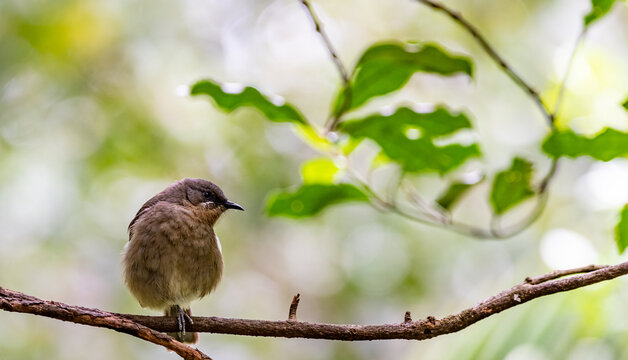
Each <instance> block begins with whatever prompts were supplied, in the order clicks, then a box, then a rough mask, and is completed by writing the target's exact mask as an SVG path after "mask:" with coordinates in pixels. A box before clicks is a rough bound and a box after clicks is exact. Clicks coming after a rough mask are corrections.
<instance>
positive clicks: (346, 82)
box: [299, 0, 351, 131]
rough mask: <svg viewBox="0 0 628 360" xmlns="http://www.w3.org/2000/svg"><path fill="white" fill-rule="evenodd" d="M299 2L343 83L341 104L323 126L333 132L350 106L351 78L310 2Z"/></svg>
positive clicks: (303, 0)
mask: <svg viewBox="0 0 628 360" xmlns="http://www.w3.org/2000/svg"><path fill="white" fill-rule="evenodd" d="M299 1H301V4H303V6H304V7H305V9H306V10H307V13H308V15H309V16H310V19H312V22H313V23H314V26H315V28H316V32H317V33H318V34H319V35H320V37H321V39H323V42H324V43H325V47H326V48H327V51H328V52H329V55H330V56H331V59H332V60H333V62H334V64H335V65H336V69H337V70H338V73H339V74H340V78H341V79H342V83H343V89H342V94H343V96H344V97H343V101H342V104H341V106H340V109H339V110H338V111H337V112H336V111H334V110H335V109H332V114H331V115H330V118H329V119H328V120H327V124H326V125H325V128H326V129H327V131H333V130H334V129H335V128H336V125H338V122H340V118H341V117H342V115H343V114H344V113H345V112H346V111H347V109H348V108H349V106H350V105H351V77H350V75H349V73H348V72H347V69H346V68H345V66H344V64H343V63H342V61H341V60H340V57H339V56H338V53H337V52H336V50H335V49H334V46H333V45H332V43H331V40H330V39H329V36H327V33H326V32H325V29H324V28H323V24H322V23H321V21H320V20H319V19H318V17H317V16H316V13H315V12H314V9H313V8H312V5H311V4H310V2H309V1H308V0H299Z"/></svg>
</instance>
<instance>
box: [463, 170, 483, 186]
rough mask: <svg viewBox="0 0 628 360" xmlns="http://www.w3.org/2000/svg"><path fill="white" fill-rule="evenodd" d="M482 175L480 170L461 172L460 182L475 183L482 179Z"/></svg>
mask: <svg viewBox="0 0 628 360" xmlns="http://www.w3.org/2000/svg"><path fill="white" fill-rule="evenodd" d="M483 177H484V176H483V175H482V172H481V171H480V170H475V171H470V172H468V173H465V174H462V182H463V183H465V184H469V185H471V184H475V183H477V182H478V181H480V180H482V178H483Z"/></svg>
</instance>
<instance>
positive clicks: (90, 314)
mask: <svg viewBox="0 0 628 360" xmlns="http://www.w3.org/2000/svg"><path fill="white" fill-rule="evenodd" d="M0 309H2V310H6V311H12V312H21V313H28V314H33V315H39V316H45V317H49V318H53V319H58V320H63V321H70V322H73V323H77V324H83V325H89V326H96V327H104V328H107V329H112V330H115V331H118V332H121V333H125V334H129V335H132V336H135V337H138V338H140V339H144V340H146V341H149V342H152V343H154V344H157V345H161V346H163V347H165V348H167V349H168V350H172V351H174V352H175V353H177V354H179V355H180V356H181V357H182V358H184V359H186V360H193V359H195V360H201V359H204V360H211V358H210V357H209V356H207V355H205V354H203V353H202V352H201V351H200V350H198V349H194V348H192V347H190V346H188V345H185V344H183V343H181V342H179V341H177V340H175V339H173V338H172V337H170V336H168V335H166V334H164V333H162V332H159V331H156V330H154V329H151V328H149V327H147V326H145V325H142V324H140V323H138V322H135V321H133V320H131V319H129V318H128V317H126V316H123V315H121V314H115V313H110V312H107V311H103V310H99V309H90V308H85V307H81V306H72V305H67V304H64V303H60V302H57V301H48V300H42V299H38V298H36V297H34V296H30V295H26V294H23V293H21V292H17V291H12V290H9V289H5V288H3V287H0ZM175 323H176V321H175V322H173V324H175ZM177 331H179V330H178V327H177V330H173V332H177Z"/></svg>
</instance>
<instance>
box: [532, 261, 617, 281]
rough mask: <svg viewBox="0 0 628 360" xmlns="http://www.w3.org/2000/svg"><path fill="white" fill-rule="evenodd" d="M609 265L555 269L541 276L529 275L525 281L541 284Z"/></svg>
mask: <svg viewBox="0 0 628 360" xmlns="http://www.w3.org/2000/svg"><path fill="white" fill-rule="evenodd" d="M607 267H608V265H588V266H583V267H579V268H575V269H569V270H555V271H552V272H550V273H547V274H545V275H541V276H537V277H533V278H530V277H527V278H526V279H525V282H526V283H528V284H532V285H537V284H541V283H544V282H547V281H550V280H554V279H558V278H561V277H564V276H569V275H573V274H580V273H588V272H591V271H596V270H601V269H606V268H607Z"/></svg>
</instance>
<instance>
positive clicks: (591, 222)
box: [0, 0, 628, 360]
mask: <svg viewBox="0 0 628 360" xmlns="http://www.w3.org/2000/svg"><path fill="white" fill-rule="evenodd" d="M591 4H592V6H593V7H591ZM625 4H626V3H625V1H624V2H619V1H618V2H616V4H615V5H613V2H609V1H599V2H598V1H592V2H591V3H589V1H587V0H583V1H579V2H573V3H570V4H569V6H568V8H566V5H565V4H564V3H560V2H547V1H530V2H521V1H488V0H485V1H478V2H465V1H453V2H452V3H451V4H450V3H448V5H449V6H451V7H452V8H454V9H456V11H459V12H460V13H461V14H464V15H465V16H466V17H468V19H469V20H470V21H471V22H472V23H474V24H475V25H477V26H478V27H479V28H480V29H481V30H482V33H483V34H484V35H486V37H487V39H489V40H490V43H491V44H494V46H495V47H496V49H497V50H498V52H500V53H502V54H504V57H505V58H506V59H508V61H509V63H510V64H511V65H512V66H513V67H514V68H516V69H517V70H518V71H520V73H521V74H522V76H523V78H525V79H529V81H530V82H531V83H533V84H535V87H537V88H538V90H539V92H540V93H541V94H542V96H543V99H544V100H551V99H552V97H553V96H555V93H556V92H557V89H558V87H559V80H557V79H560V78H562V75H563V72H564V66H563V65H564V63H565V54H564V53H565V52H564V51H563V50H564V49H565V48H571V46H572V44H573V41H574V39H575V37H576V36H577V35H578V32H580V31H582V30H583V28H582V26H583V21H584V23H585V25H586V29H587V37H586V42H587V44H588V45H590V46H587V47H581V54H579V55H578V58H576V61H575V62H574V70H573V72H572V77H571V78H572V80H573V81H570V82H568V84H567V87H566V92H565V99H566V100H565V107H564V109H563V110H564V111H563V112H562V113H561V124H560V125H561V126H559V128H560V130H557V131H556V132H552V130H550V129H549V128H548V127H546V126H545V124H542V123H541V121H540V119H539V118H538V114H536V113H534V112H533V111H531V110H530V108H532V109H533V110H534V108H533V105H531V104H530V103H529V101H528V100H529V99H526V98H524V97H523V96H521V93H520V91H519V90H520V89H517V88H516V87H515V86H514V85H513V84H512V83H510V82H509V80H508V79H507V77H506V76H504V74H503V73H502V72H500V71H499V70H498V68H497V67H496V66H495V64H493V63H490V62H488V61H487V57H486V54H485V53H483V52H482V51H481V50H480V49H479V47H478V46H477V45H476V44H475V43H474V39H473V38H472V37H470V36H469V34H467V33H465V32H464V31H461V30H460V28H459V27H458V26H457V25H456V24H454V23H452V22H451V21H450V19H447V18H446V17H443V16H440V15H438V14H436V13H434V12H432V11H431V10H429V9H427V8H423V7H421V6H420V5H419V4H416V3H412V2H410V3H408V2H392V3H389V2H372V1H362V2H361V1H351V2H330V1H325V0H321V1H315V2H314V6H315V8H316V9H317V10H320V14H321V18H322V19H323V21H324V22H325V25H326V29H328V30H329V33H330V38H331V39H332V41H333V42H334V45H335V46H336V48H337V49H338V52H339V55H340V58H341V59H342V60H343V62H345V64H349V63H351V64H353V63H355V64H356V66H355V69H354V70H353V71H352V72H351V78H350V80H351V93H352V94H351V95H352V99H351V102H350V104H349V103H347V105H345V106H347V107H348V108H347V109H344V110H343V112H345V111H348V110H351V111H352V113H351V114H350V115H351V118H350V119H347V120H345V119H344V117H343V118H342V119H340V120H341V121H340V122H339V126H338V128H337V129H336V130H335V131H332V132H325V131H324V129H323V128H322V125H320V124H321V123H323V122H324V120H325V117H326V116H328V114H329V113H331V114H332V116H333V115H334V114H338V112H339V109H340V108H342V103H343V102H344V101H345V99H344V98H343V96H344V94H345V93H344V92H342V91H340V92H339V91H338V89H339V88H341V87H340V86H339V84H340V83H341V82H340V80H338V79H337V74H336V73H335V69H334V68H333V64H332V62H331V60H330V58H329V56H328V54H326V53H325V51H324V48H323V46H322V44H321V43H320V41H319V39H317V38H316V33H315V32H314V30H313V29H312V26H311V23H310V22H309V20H308V19H307V16H306V15H305V14H304V12H303V9H302V8H300V7H299V4H298V2H297V1H294V2H293V1H250V0H239V1H235V2H222V1H209V2H204V1H203V2H199V1H185V2H168V1H159V0H157V1H151V2H146V1H133V2H121V1H112V2H98V1H91V0H86V1H77V0H59V1H21V0H9V1H2V2H0V49H1V50H0V227H2V229H3V231H2V233H1V234H0V286H6V287H8V288H13V289H16V290H20V291H24V292H27V293H32V294H34V295H36V296H40V297H43V298H47V299H54V300H59V301H64V302H68V303H72V304H77V305H82V306H88V307H99V308H103V309H106V310H112V311H118V312H131V313H143V314H153V315H154V314H155V312H152V311H150V310H142V309H141V308H140V307H139V305H138V304H137V302H136V301H135V300H134V299H133V298H132V297H131V296H130V294H129V293H128V291H127V290H126V289H125V288H124V285H123V282H122V280H121V279H122V275H121V273H120V272H121V271H120V265H119V262H120V251H121V249H122V247H123V246H124V244H125V243H126V241H127V234H126V233H125V231H126V226H127V225H128V222H129V221H130V219H131V218H132V217H133V215H134V214H135V212H136V211H137V209H138V208H139V206H140V205H141V204H142V203H143V202H144V201H146V199H148V198H149V197H150V196H152V195H154V194H155V193H156V192H158V191H160V190H162V189H163V188H164V187H165V186H167V185H168V184H169V183H171V182H173V181H175V180H178V179H180V178H182V177H204V178H208V179H210V180H212V181H214V182H216V183H218V184H220V186H221V187H222V188H223V189H224V190H225V192H226V193H227V194H228V195H229V196H230V198H233V199H234V201H237V202H239V203H242V204H243V206H245V207H246V209H247V211H246V212H245V213H244V214H238V215H237V216H236V215H233V214H230V215H228V216H225V217H224V219H221V221H220V223H219V224H218V225H217V229H216V230H217V233H218V234H219V236H220V238H221V242H222V244H223V248H224V249H223V250H224V256H225V263H226V269H225V274H224V279H223V282H222V283H221V285H220V286H219V287H218V289H217V290H216V292H215V293H213V294H211V295H210V296H207V297H206V298H205V299H203V300H202V301H198V302H195V303H194V304H193V305H192V307H193V308H194V313H195V314H199V315H208V316H225V317H243V318H254V319H282V318H285V316H286V313H287V308H288V305H289V301H290V299H291V298H292V296H293V295H294V294H295V293H296V292H300V293H301V294H302V298H303V301H302V304H301V305H300V309H299V318H300V319H302V320H305V321H312V322H315V321H316V322H334V323H343V322H344V323H354V324H370V323H394V322H401V321H402V319H403V313H404V311H405V310H411V311H412V313H413V317H414V318H415V319H420V318H424V317H426V316H427V315H434V316H436V317H440V316H443V315H447V314H451V313H453V312H456V311H459V310H460V309H463V308H466V307H468V306H471V305H472V304H474V303H477V301H480V300H482V299H484V298H487V297H488V296H490V295H492V294H495V293H496V292H498V291H500V290H502V289H504V288H506V287H510V286H512V285H513V284H515V283H518V282H520V281H521V279H523V278H524V277H525V276H531V275H536V274H541V273H544V272H547V271H548V270H550V269H553V268H555V267H554V265H553V264H554V263H555V262H556V261H563V262H562V263H564V261H566V260H570V259H572V260H573V262H572V263H569V264H571V265H573V266H579V265H586V264H588V263H591V262H596V263H616V262H619V261H622V258H621V257H619V256H618V255H617V249H620V251H621V250H622V249H624V248H625V243H626V242H625V239H626V235H625V234H624V233H625V231H624V230H625V229H624V227H625V226H624V225H625V224H626V221H625V218H626V216H625V212H626V210H625V208H624V210H623V211H622V212H621V214H622V216H621V217H620V219H621V220H620V222H619V224H618V225H617V228H616V231H617V232H616V236H617V241H618V242H617V243H616V244H613V242H612V241H610V238H611V236H612V227H613V225H614V224H616V223H617V214H618V213H619V212H620V211H621V208H622V207H623V206H624V204H625V202H626V196H625V194H623V192H622V189H624V188H625V183H626V176H627V175H626V174H628V170H626V169H628V164H627V163H626V161H625V159H624V156H625V153H626V151H625V150H624V145H623V144H624V143H625V142H626V141H625V140H626V139H625V138H624V136H625V131H626V121H627V118H626V112H625V111H624V110H623V109H622V108H621V107H620V105H619V103H620V100H621V99H624V97H625V94H626V88H625V82H621V81H618V79H620V80H621V79H624V78H625V66H624V65H625V64H626V63H627V61H628V59H626V55H625V53H622V52H621V51H618V50H617V49H622V48H623V47H624V46H625V44H626V43H628V40H627V39H626V34H628V32H627V31H626V29H627V28H626V24H628V21H626V20H625V19H626V6H625ZM611 8H612V10H611V11H609V9H611ZM602 17H604V21H601V20H600V19H602ZM547 19H551V21H548V20H547ZM583 19H584V20H583ZM417 20H419V21H417ZM592 25H595V26H592ZM598 25H599V26H598ZM386 39H395V40H392V41H391V40H386ZM407 39H416V40H418V42H410V41H406V40H407ZM364 49H366V50H364ZM446 49H447V50H446ZM463 54H464V55H463ZM352 59H356V60H357V61H355V62H353V61H351V60H352ZM599 59H604V60H605V61H599ZM471 75H473V81H472V82H470V81H469V78H470V77H471ZM208 76H210V77H211V78H213V79H216V81H214V80H212V81H200V82H197V83H196V85H195V86H194V87H193V88H192V94H198V95H208V96H209V97H210V98H211V100H212V102H213V104H215V105H216V107H217V108H218V110H220V111H214V110H212V109H211V108H210V107H209V106H207V104H206V102H203V101H197V99H196V97H193V98H190V97H186V96H182V95H188V94H189V92H187V91H189V88H188V87H187V86H186V85H185V84H191V83H194V82H195V81H197V80H198V79H205V78H207V77H208ZM218 80H219V81H218ZM233 80H236V81H238V82H246V83H250V84H254V85H252V86H248V87H247V86H243V85H238V84H235V83H229V82H227V81H233ZM182 84H183V86H182ZM182 89H184V90H182ZM262 89H264V90H263V91H262ZM274 94H281V95H283V96H284V97H285V100H284V97H280V96H277V95H274ZM618 94H619V95H618ZM384 95H386V96H384ZM521 98H523V100H521ZM330 102H331V103H332V105H331V109H329V106H328V105H329V104H330ZM426 103H427V104H446V105H437V106H436V107H434V106H431V105H430V106H425V104H426ZM548 103H551V102H549V101H548ZM386 104H387V106H384V107H383V108H382V105H386ZM623 107H624V108H626V109H627V110H628V101H627V102H625V103H624V104H623ZM240 108H246V109H240ZM448 109H450V110H448ZM451 109H454V110H455V112H454V111H453V110H451ZM234 110H237V111H234ZM353 111H354V112H353ZM618 112H619V113H618ZM342 115H343V116H346V115H344V114H342ZM264 119H269V120H271V121H272V122H268V121H265V120H264ZM605 127H608V128H609V129H607V130H605V131H604V132H602V133H600V134H599V135H597V136H593V137H591V136H590V135H586V136H585V135H583V134H591V133H595V132H598V131H599V129H602V128H605ZM591 129H595V130H594V131H591ZM548 133H549V135H548ZM605 134H607V135H605ZM608 134H610V135H608ZM602 136H604V137H602ZM543 139H546V140H545V141H544V140H543ZM480 146H481V149H482V151H481V152H480ZM541 146H543V148H542V150H543V151H544V152H545V153H543V152H542V151H541ZM545 155H549V156H550V157H562V156H565V157H576V156H577V157H582V158H579V159H577V160H569V159H561V164H560V165H561V166H560V167H559V170H560V171H559V176H557V177H556V178H555V180H554V181H553V183H552V185H551V187H550V189H549V194H550V197H549V203H548V208H547V209H546V211H545V212H544V213H543V215H542V217H541V219H540V221H539V222H538V223H536V224H534V225H533V226H531V228H530V229H529V230H528V231H526V232H525V233H523V234H521V235H519V236H518V237H516V238H515V239H511V240H505V241H503V242H476V241H472V240H470V239H468V238H465V237H462V236H460V235H457V234H453V233H451V232H448V231H442V230H435V229H432V228H426V227H424V226H420V225H417V224H415V223H412V222H409V221H406V220H404V219H401V218H399V217H396V216H392V215H387V214H380V213H378V212H377V211H374V210H373V209H370V208H369V207H367V206H365V204H366V200H368V198H367V197H370V196H371V195H372V194H370V193H368V192H366V191H364V189H363V188H362V187H361V186H359V184H356V183H355V182H354V181H353V179H352V174H351V173H350V172H349V171H348V169H347V168H348V167H349V166H351V167H352V170H353V171H355V172H357V173H359V175H361V176H362V175H364V177H365V178H366V175H368V176H369V177H370V178H369V179H372V180H373V184H374V185H373V186H374V188H376V190H378V191H380V190H381V192H382V193H387V191H388V189H386V188H387V187H388V185H390V184H391V183H392V184H395V181H396V180H397V176H396V175H397V174H399V172H400V171H401V170H405V171H407V172H408V173H409V172H415V173H412V174H410V176H409V177H408V178H407V180H409V182H411V183H412V185H413V186H416V188H417V191H418V193H419V194H420V195H422V196H424V197H425V201H426V202H434V203H435V204H439V206H441V207H442V208H444V209H446V210H452V209H454V208H455V213H453V215H455V218H456V219H461V220H463V221H467V222H468V223H474V224H483V223H485V222H486V220H487V218H489V217H491V216H492V214H491V212H493V213H498V214H502V213H503V214H505V213H506V212H508V211H510V210H511V209H515V208H516V207H517V204H519V203H521V202H522V201H523V200H524V199H526V198H528V197H529V196H530V195H531V191H532V189H534V184H531V181H532V178H533V177H532V168H534V169H538V171H539V172H541V171H542V169H543V167H544V166H546V164H547V163H548V162H549V160H548V159H547V157H546V156H545ZM517 156H524V157H525V158H526V159H528V160H523V159H522V158H517ZM587 156H590V157H593V158H595V159H601V160H610V161H609V162H608V163H599V162H596V161H594V159H592V158H590V157H587ZM513 158H514V160H511V159H513ZM611 159H612V160H611ZM510 161H512V166H511V167H510V168H509V169H506V170H503V171H499V169H500V167H501V166H503V165H502V164H504V163H508V162H510ZM532 163H533V164H534V165H533V166H532ZM299 168H300V169H301V179H299V171H298V169H299ZM391 173H395V174H393V175H391ZM469 173H474V174H480V176H477V178H482V176H483V174H487V178H488V179H490V177H491V174H495V173H496V175H494V176H493V178H492V180H493V181H492V182H489V181H486V182H479V181H477V179H476V180H474V181H467V180H465V179H467V178H468V176H467V175H468V174H469ZM382 184H383V185H382ZM295 185H296V186H295ZM277 189H290V190H277ZM382 189H383V190H382ZM269 194H270V196H269ZM487 198H489V199H490V201H489V202H488V203H487V201H486V199H487ZM336 204H342V206H330V205H336ZM522 208H523V206H522ZM517 210H518V209H517ZM264 211H266V213H267V214H274V215H282V216H286V217H292V218H295V219H297V221H286V220H285V219H269V218H267V217H266V216H264ZM452 211H453V210H452ZM509 215H510V214H509ZM512 215H513V216H516V215H518V213H517V211H514V210H513V214H512ZM314 216H316V217H314ZM308 218H309V221H301V220H304V219H308ZM555 229H569V231H572V232H574V233H576V234H580V235H581V237H583V238H584V239H585V240H583V241H584V243H585V245H588V247H584V248H583V247H581V246H580V247H579V245H578V243H577V242H570V243H568V246H567V245H564V244H565V243H564V242H562V243H561V242H557V239H555V238H552V236H551V234H552V230H555ZM558 240H561V239H558ZM556 244H558V245H556ZM548 249H549V250H548ZM571 265H570V266H571ZM625 285H626V282H625V281H624V279H619V280H617V281H613V282H609V283H607V284H600V285H597V286H595V287H592V288H587V289H582V290H579V291H577V292H570V293H566V294H562V295H556V296H552V297H548V298H544V299H539V300H538V301H534V302H531V303H529V304H526V305H523V306H520V307H517V308H516V309H513V310H512V311H508V312H505V313H503V314H500V315H499V316H496V317H492V318H490V319H487V320H485V321H482V322H480V323H479V324H477V325H475V326H473V327H471V328H469V329H465V330H464V331H463V332H460V333H458V334H454V335H451V336H447V337H439V338H436V339H432V340H429V341H425V342H420V343H416V342H406V341H390V342H364V343H338V342H319V341H311V340H295V339H261V338H247V337H239V336H221V335H209V334H205V335H202V336H201V341H200V343H199V345H198V346H199V348H200V349H202V350H203V351H205V352H206V353H208V354H209V355H211V356H212V357H214V358H217V359H242V360H247V359H263V358H294V359H308V360H309V359H312V360H318V359H365V358H369V359H371V358H380V359H388V358H395V359H416V358H423V359H457V360H458V359H508V360H517V359H523V358H525V359H532V360H535V359H538V360H546V359H554V358H556V359H561V358H564V359H596V360H597V359H602V360H605V359H614V358H626V356H628V346H627V345H626V342H625V341H624V340H623V339H625V338H626V336H628V329H627V328H626V327H625V326H624V325H622V324H621V322H618V321H617V319H621V318H624V317H625V316H628V314H627V313H626V310H625V309H626V307H625V303H626V302H627V301H628V291H626V290H625ZM86 356H91V357H93V358H94V359H111V358H137V359H160V358H166V357H172V354H168V353H166V352H165V351H164V350H163V349H161V348H158V347H155V346H153V345H151V344H146V343H144V342H141V341H139V340H137V339H134V338H131V337H128V336H125V335H121V334H117V333H114V332H108V331H104V330H102V329H95V328H86V327H78V326H76V325H74V324H68V323H62V322H56V321H52V320H46V319H43V318H40V317H29V316H24V315H22V314H12V313H7V312H0V359H2V360H5V359H7V360H13V359H41V358H47V359H82V358H85V357H86Z"/></svg>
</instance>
